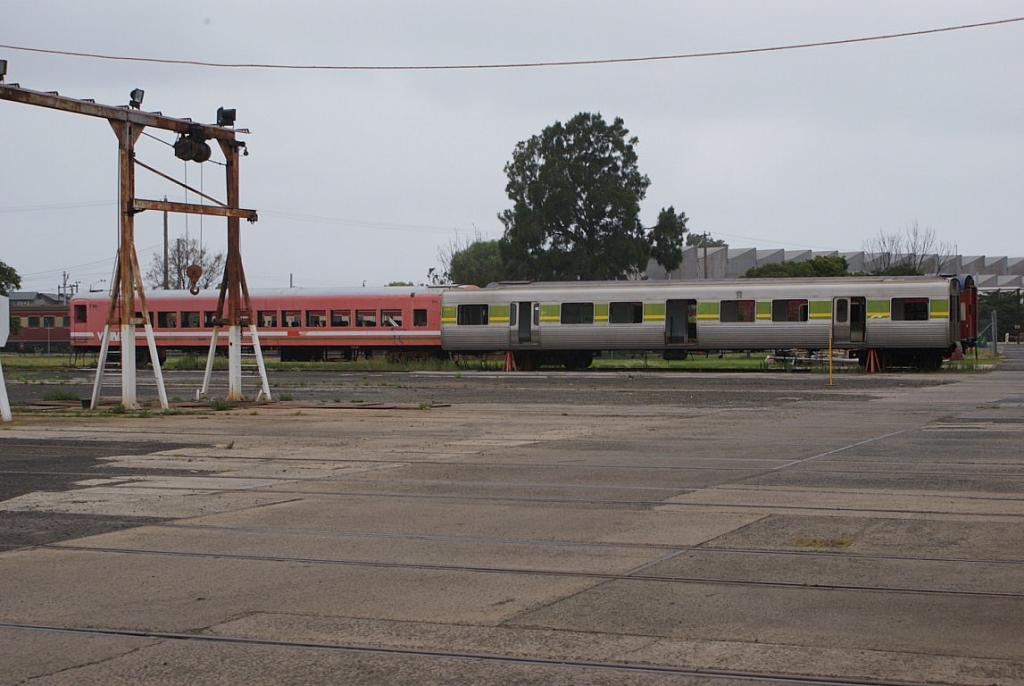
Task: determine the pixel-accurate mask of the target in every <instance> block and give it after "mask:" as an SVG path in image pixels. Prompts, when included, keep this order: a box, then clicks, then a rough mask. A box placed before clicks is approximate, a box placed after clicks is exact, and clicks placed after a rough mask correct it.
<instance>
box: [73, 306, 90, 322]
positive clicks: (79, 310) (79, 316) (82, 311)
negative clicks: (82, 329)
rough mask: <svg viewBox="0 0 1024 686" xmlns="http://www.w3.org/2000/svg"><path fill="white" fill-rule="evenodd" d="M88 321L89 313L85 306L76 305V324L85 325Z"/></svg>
mask: <svg viewBox="0 0 1024 686" xmlns="http://www.w3.org/2000/svg"><path fill="white" fill-rule="evenodd" d="M88 319H89V314H88V311H87V310H86V307H85V305H75V323H76V324H85V322H86V321H88Z"/></svg>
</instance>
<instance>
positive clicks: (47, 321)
mask: <svg viewBox="0 0 1024 686" xmlns="http://www.w3.org/2000/svg"><path fill="white" fill-rule="evenodd" d="M43 328H44V329H52V328H53V317H43Z"/></svg>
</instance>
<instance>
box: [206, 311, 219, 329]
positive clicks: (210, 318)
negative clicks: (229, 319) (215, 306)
mask: <svg viewBox="0 0 1024 686" xmlns="http://www.w3.org/2000/svg"><path fill="white" fill-rule="evenodd" d="M203 326H204V327H205V328H207V329H212V328H213V327H215V326H217V313H216V312H211V311H210V310H206V311H205V312H203Z"/></svg>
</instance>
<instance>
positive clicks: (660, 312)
mask: <svg viewBox="0 0 1024 686" xmlns="http://www.w3.org/2000/svg"><path fill="white" fill-rule="evenodd" d="M644 321H645V322H663V321H665V303H644Z"/></svg>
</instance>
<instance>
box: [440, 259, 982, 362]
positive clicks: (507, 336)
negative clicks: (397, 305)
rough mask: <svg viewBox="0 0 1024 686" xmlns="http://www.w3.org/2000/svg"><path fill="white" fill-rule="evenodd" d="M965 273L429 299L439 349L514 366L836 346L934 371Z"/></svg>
mask: <svg viewBox="0 0 1024 686" xmlns="http://www.w3.org/2000/svg"><path fill="white" fill-rule="evenodd" d="M961 284H964V285H963V288H970V289H973V288H974V286H973V282H972V281H971V279H970V277H967V278H966V279H960V278H955V277H846V278H814V279H734V280H722V281H690V282H685V281H683V282H678V281H677V282H650V281H612V282H562V283H516V284H512V283H503V284H500V285H497V286H491V287H488V288H455V289H451V290H447V291H445V292H444V293H443V294H442V298H441V341H442V346H443V347H444V349H445V350H447V351H450V352H465V353H487V352H502V351H512V352H514V353H516V358H517V361H518V362H519V363H520V365H521V366H525V367H530V366H534V365H537V364H542V363H561V364H565V365H566V366H569V367H585V366H587V365H589V363H590V360H591V359H592V357H593V355H594V354H595V353H596V352H598V351H602V350H637V351H639V350H655V351H664V353H665V355H666V357H685V355H686V354H687V353H688V352H691V351H696V350H773V349H788V348H803V349H812V350H815V349H822V348H825V347H827V346H828V344H829V336H830V335H831V337H832V341H833V345H834V346H835V347H837V348H843V349H848V350H852V351H856V352H857V354H858V355H859V356H860V357H862V358H863V357H866V354H867V351H868V350H869V349H876V350H877V351H879V353H881V354H883V355H884V356H885V358H886V360H887V361H888V363H889V364H900V365H905V364H909V365H914V366H918V367H922V368H936V367H938V366H939V365H940V364H941V362H942V358H943V357H944V356H946V355H949V354H950V353H951V352H952V351H953V350H954V349H955V347H956V345H957V343H958V342H959V341H960V340H961V338H962V332H961V329H962V326H961V324H962V320H963V319H964V316H965V313H964V308H963V307H962V306H961V303H960V297H961V290H962V285H961Z"/></svg>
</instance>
